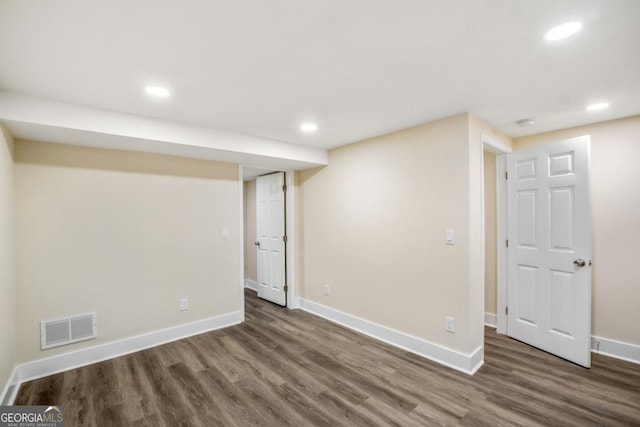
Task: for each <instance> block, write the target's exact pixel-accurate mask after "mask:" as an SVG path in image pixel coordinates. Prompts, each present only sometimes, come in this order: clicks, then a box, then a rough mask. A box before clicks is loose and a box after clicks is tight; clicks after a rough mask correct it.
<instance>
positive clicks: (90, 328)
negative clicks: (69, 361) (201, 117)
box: [40, 312, 97, 350]
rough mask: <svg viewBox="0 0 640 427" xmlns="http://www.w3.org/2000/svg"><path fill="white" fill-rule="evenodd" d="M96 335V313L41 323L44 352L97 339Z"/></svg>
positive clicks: (41, 339)
mask: <svg viewBox="0 0 640 427" xmlns="http://www.w3.org/2000/svg"><path fill="white" fill-rule="evenodd" d="M96 335H97V324H96V313H95V312H93V313H86V314H78V315H75V316H72V317H67V318H65V319H54V320H45V321H42V322H40V341H41V348H42V349H43V350H46V349H48V348H53V347H59V346H61V345H67V344H71V343H74V342H78V341H85V340H90V339H93V338H95V337H96Z"/></svg>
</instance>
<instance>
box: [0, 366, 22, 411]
mask: <svg viewBox="0 0 640 427" xmlns="http://www.w3.org/2000/svg"><path fill="white" fill-rule="evenodd" d="M18 382H19V381H18V368H17V367H15V368H13V371H12V372H11V376H9V381H7V384H6V385H5V386H4V390H3V391H2V394H0V405H12V404H13V402H14V401H15V400H16V395H17V394H18V388H20V387H19V386H18Z"/></svg>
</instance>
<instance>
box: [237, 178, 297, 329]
mask: <svg viewBox="0 0 640 427" xmlns="http://www.w3.org/2000/svg"><path fill="white" fill-rule="evenodd" d="M245 166H247V167H249V166H248V165H238V169H239V171H238V179H239V184H238V185H239V195H240V203H239V208H240V209H239V217H240V225H241V226H240V230H239V235H240V252H239V255H240V301H241V302H240V310H241V312H242V321H243V322H244V320H245V317H244V313H245V307H244V284H245V277H244V179H243V174H242V170H243V168H244V167H245ZM274 172H278V170H274ZM281 172H284V173H285V184H286V186H287V192H286V194H285V205H286V208H285V215H286V219H287V221H286V231H285V232H286V233H287V243H286V263H287V273H286V274H287V286H288V292H287V308H291V309H293V308H299V306H300V304H299V299H298V293H297V290H296V280H295V278H296V274H295V272H296V262H295V260H296V256H295V254H296V252H295V251H296V244H295V243H296V228H295V223H296V217H295V212H296V211H295V206H296V198H295V190H296V186H295V170H293V169H285V170H281Z"/></svg>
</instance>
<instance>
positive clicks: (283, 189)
mask: <svg viewBox="0 0 640 427" xmlns="http://www.w3.org/2000/svg"><path fill="white" fill-rule="evenodd" d="M282 191H284V192H285V193H286V192H287V184H284V185H283V186H282Z"/></svg>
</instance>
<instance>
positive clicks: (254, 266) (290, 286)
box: [241, 166, 297, 313]
mask: <svg viewBox="0 0 640 427" xmlns="http://www.w3.org/2000/svg"><path fill="white" fill-rule="evenodd" d="M278 175H280V176H281V177H282V183H281V184H280V185H276V184H275V181H274V182H269V183H267V184H266V185H267V186H268V187H269V188H273V189H274V191H275V190H278V188H276V187H280V190H281V188H282V186H284V187H285V188H286V191H284V192H283V194H282V195H283V200H282V201H281V204H282V207H283V211H282V212H281V214H282V218H280V220H281V224H282V228H281V229H280V230H279V231H278V233H279V234H281V235H279V236H277V238H278V239H280V240H281V242H282V243H283V245H282V249H281V250H282V253H283V263H284V264H285V265H286V268H284V267H283V268H282V275H283V277H281V280H280V281H281V283H282V284H283V285H284V284H286V286H287V289H286V298H282V301H272V302H276V303H277V304H280V305H285V304H286V307H288V308H297V298H296V292H295V263H294V259H295V256H294V254H295V228H294V226H295V221H294V213H295V209H294V207H295V191H294V190H295V186H294V184H295V180H294V178H295V172H294V171H292V170H287V171H284V172H280V171H279V170H272V169H266V168H256V167H249V166H242V167H241V176H242V182H241V192H242V197H241V200H242V212H241V214H242V223H243V236H244V237H243V239H242V250H241V257H242V261H243V262H242V264H243V270H242V285H241V295H242V298H243V301H244V294H245V289H250V290H252V291H255V292H257V293H258V291H259V289H260V283H261V281H264V280H263V279H261V278H260V270H261V269H260V251H261V250H262V252H265V250H266V249H268V246H269V244H271V243H274V242H275V240H276V238H275V237H276V236H273V237H274V238H273V239H271V240H272V241H273V242H271V243H269V242H267V241H265V239H261V238H260V236H259V228H260V225H259V224H262V225H263V226H264V224H265V223H267V224H268V223H271V222H273V221H272V220H269V219H268V218H263V219H262V222H260V221H261V219H260V217H261V216H263V217H264V216H269V215H265V214H264V209H263V210H262V212H263V213H262V214H261V209H260V207H259V200H258V199H259V193H260V189H259V185H258V182H259V180H261V179H262V180H263V181H264V180H265V179H267V180H268V177H276V176H278ZM260 177H262V178H260ZM267 213H268V212H267ZM285 218H286V221H285ZM276 222H277V221H276ZM272 254H273V253H272ZM262 255H264V254H262ZM264 258H265V261H268V259H267V258H268V257H264ZM262 267H264V265H262ZM263 297H265V299H267V300H272V298H270V296H269V295H263ZM242 310H243V313H244V304H243V305H242Z"/></svg>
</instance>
